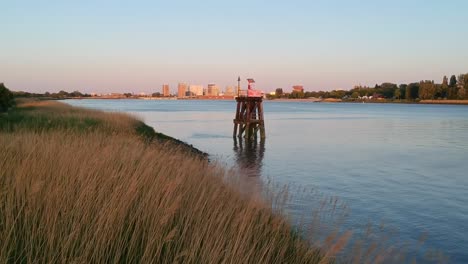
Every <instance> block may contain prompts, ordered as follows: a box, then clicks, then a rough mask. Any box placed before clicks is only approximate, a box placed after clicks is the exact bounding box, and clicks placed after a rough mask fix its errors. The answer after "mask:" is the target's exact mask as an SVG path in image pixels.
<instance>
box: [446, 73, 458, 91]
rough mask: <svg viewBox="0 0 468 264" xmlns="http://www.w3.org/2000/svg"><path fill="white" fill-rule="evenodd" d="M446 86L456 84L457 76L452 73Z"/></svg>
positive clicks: (451, 86)
mask: <svg viewBox="0 0 468 264" xmlns="http://www.w3.org/2000/svg"><path fill="white" fill-rule="evenodd" d="M448 86H449V87H450V88H453V87H455V86H457V77H456V76H455V75H452V77H450V82H449V85H448Z"/></svg>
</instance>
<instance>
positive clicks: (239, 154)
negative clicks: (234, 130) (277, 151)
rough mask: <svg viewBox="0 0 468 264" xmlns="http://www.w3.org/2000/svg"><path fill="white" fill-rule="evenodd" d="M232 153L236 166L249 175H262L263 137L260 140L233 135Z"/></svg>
mask: <svg viewBox="0 0 468 264" xmlns="http://www.w3.org/2000/svg"><path fill="white" fill-rule="evenodd" d="M233 150H234V154H235V161H236V164H237V166H238V168H239V169H240V170H241V171H242V172H243V173H246V175H247V176H249V177H260V176H261V175H262V165H263V156H264V155H265V139H262V140H260V141H256V140H246V139H243V138H239V139H238V138H236V137H234V147H233Z"/></svg>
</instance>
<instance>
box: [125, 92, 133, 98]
mask: <svg viewBox="0 0 468 264" xmlns="http://www.w3.org/2000/svg"><path fill="white" fill-rule="evenodd" d="M124 95H125V97H127V98H128V97H132V93H124Z"/></svg>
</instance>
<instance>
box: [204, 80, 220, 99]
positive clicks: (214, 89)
mask: <svg viewBox="0 0 468 264" xmlns="http://www.w3.org/2000/svg"><path fill="white" fill-rule="evenodd" d="M206 95H209V96H218V95H219V87H218V86H217V85H216V84H214V83H210V84H208V89H207V91H206Z"/></svg>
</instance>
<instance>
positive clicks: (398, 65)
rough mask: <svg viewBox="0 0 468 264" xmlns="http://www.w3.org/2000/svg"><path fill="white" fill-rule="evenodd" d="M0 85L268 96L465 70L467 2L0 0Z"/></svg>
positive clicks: (30, 88) (467, 67)
mask: <svg viewBox="0 0 468 264" xmlns="http://www.w3.org/2000/svg"><path fill="white" fill-rule="evenodd" d="M0 10H1V13H2V15H1V16H0V34H1V35H0V36H1V38H0V82H4V83H5V84H6V85H7V87H9V88H11V89H12V90H25V91H34V92H44V91H58V90H61V89H63V90H67V91H72V90H80V91H84V92H110V91H116V92H127V91H131V92H142V91H143V92H152V91H160V90H161V85H162V84H163V83H169V84H170V85H171V89H172V91H175V88H176V87H175V86H176V84H177V82H187V83H192V84H203V85H205V86H206V84H207V83H210V82H214V83H218V84H219V85H220V86H221V87H223V88H224V86H226V85H231V84H235V83H236V79H237V76H238V75H241V77H244V79H245V78H247V77H253V78H255V79H256V81H257V87H258V88H262V89H263V90H266V91H272V90H274V88H277V87H282V88H284V89H286V90H289V89H290V87H291V86H292V85H294V84H303V85H304V87H305V88H306V90H331V89H339V88H342V89H349V88H352V86H353V85H355V84H363V85H372V86H373V85H374V84H375V83H381V82H385V81H389V82H394V83H406V82H413V81H419V80H422V79H430V80H435V81H438V82H440V81H441V80H442V77H443V76H444V75H451V74H459V73H463V72H468V1H465V0H451V1H433V0H426V1H422V0H413V1H410V0H406V1H403V0H393V1H388V0H386V1H379V0H374V1H369V0H364V1H337V0H335V1H333V0H331V1H330V0H328V1H276V0H270V1H246V0H238V1H220V0H218V1H177V0H172V1H167V0H166V1H84V0H80V1H65V0H61V1H22V0H15V1H1V2H0Z"/></svg>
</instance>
